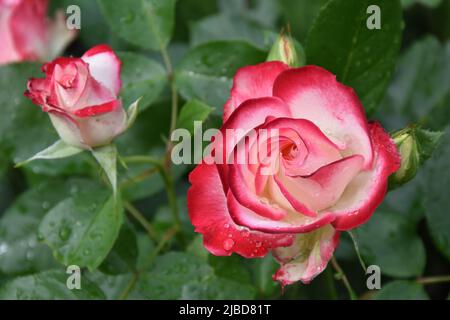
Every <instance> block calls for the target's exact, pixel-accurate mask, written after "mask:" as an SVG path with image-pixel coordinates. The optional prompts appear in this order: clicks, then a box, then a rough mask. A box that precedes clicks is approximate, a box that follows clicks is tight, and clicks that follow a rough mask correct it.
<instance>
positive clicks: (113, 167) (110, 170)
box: [92, 144, 117, 196]
mask: <svg viewBox="0 0 450 320" xmlns="http://www.w3.org/2000/svg"><path fill="white" fill-rule="evenodd" d="M92 155H93V156H94V157H95V159H96V160H97V162H98V163H99V164H100V166H101V167H102V169H103V171H104V172H105V174H106V176H107V177H108V180H109V182H110V183H111V187H112V189H113V193H114V196H116V193H117V148H116V146H115V145H113V144H110V145H107V146H104V147H100V148H96V149H94V150H92Z"/></svg>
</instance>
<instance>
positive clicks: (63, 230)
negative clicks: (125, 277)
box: [39, 186, 123, 270]
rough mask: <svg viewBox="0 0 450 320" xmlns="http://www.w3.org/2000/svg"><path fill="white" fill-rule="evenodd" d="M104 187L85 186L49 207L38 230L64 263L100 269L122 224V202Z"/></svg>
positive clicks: (56, 256)
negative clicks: (50, 208)
mask: <svg viewBox="0 0 450 320" xmlns="http://www.w3.org/2000/svg"><path fill="white" fill-rule="evenodd" d="M119 200H120V199H116V198H115V197H114V196H111V195H110V193H109V192H108V191H105V190H102V189H101V187H99V186H97V187H96V188H89V189H83V190H81V191H80V192H79V193H77V194H75V195H73V196H71V197H69V198H67V199H65V200H63V201H61V202H60V203H59V204H58V205H56V206H55V207H54V208H53V209H52V210H50V211H49V212H48V213H47V215H46V216H45V218H44V219H43V221H42V222H41V225H40V226H39V233H40V235H41V236H42V238H43V241H44V242H45V243H46V244H48V245H49V246H50V248H52V250H53V255H54V256H55V258H56V259H57V260H58V261H60V262H61V263H63V264H64V265H78V266H80V267H88V268H89V269H90V270H93V269H95V268H97V267H98V266H99V265H100V264H101V263H102V262H103V260H104V259H105V258H106V256H107V255H108V253H109V251H110V250H111V249H112V247H113V245H114V243H115V241H116V239H117V237H118V235H119V231H120V228H121V225H122V221H123V208H122V204H121V202H120V201H119Z"/></svg>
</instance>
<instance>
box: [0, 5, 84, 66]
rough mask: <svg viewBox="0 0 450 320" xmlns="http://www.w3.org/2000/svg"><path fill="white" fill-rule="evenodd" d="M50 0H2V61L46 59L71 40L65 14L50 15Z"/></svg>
mask: <svg viewBox="0 0 450 320" xmlns="http://www.w3.org/2000/svg"><path fill="white" fill-rule="evenodd" d="M48 3H49V2H48V0H0V65H2V64H7V63H13V62H20V61H34V60H41V61H45V60H48V59H52V58H53V57H56V56H57V55H58V54H59V53H61V52H62V51H63V50H64V48H65V47H66V46H67V44H68V43H70V42H71V41H72V40H73V39H74V37H75V35H76V31H75V30H68V29H67V27H66V21H65V17H64V14H63V13H62V12H58V13H57V15H56V19H55V20H54V21H50V20H49V19H48V18H47V9H48Z"/></svg>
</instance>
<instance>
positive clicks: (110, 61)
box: [81, 44, 122, 97]
mask: <svg viewBox="0 0 450 320" xmlns="http://www.w3.org/2000/svg"><path fill="white" fill-rule="evenodd" d="M81 59H83V61H85V62H86V63H88V64H89V71H90V73H91V76H92V77H93V78H94V79H95V80H97V81H98V82H99V83H101V84H102V86H104V87H106V88H108V89H109V90H110V91H111V93H112V94H114V96H115V97H117V96H118V95H119V92H120V88H121V86H122V81H121V79H120V70H121V65H122V63H121V61H120V60H119V58H118V57H117V56H116V54H115V53H114V51H113V50H112V49H111V48H110V47H109V46H107V45H104V44H103V45H98V46H96V47H94V48H92V49H90V50H89V51H87V52H86V53H85V54H84V55H83V56H82V57H81Z"/></svg>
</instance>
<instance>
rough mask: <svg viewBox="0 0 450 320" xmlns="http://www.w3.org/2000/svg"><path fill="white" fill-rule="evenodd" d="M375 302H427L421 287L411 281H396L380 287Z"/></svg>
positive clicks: (425, 294)
mask: <svg viewBox="0 0 450 320" xmlns="http://www.w3.org/2000/svg"><path fill="white" fill-rule="evenodd" d="M375 299H376V300H428V299H429V298H428V296H427V293H426V292H425V290H424V288H423V286H422V285H420V284H418V283H416V282H412V281H402V280H396V281H392V282H390V283H388V284H387V285H384V286H382V288H381V290H380V291H379V292H378V293H377V294H376V296H375Z"/></svg>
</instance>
